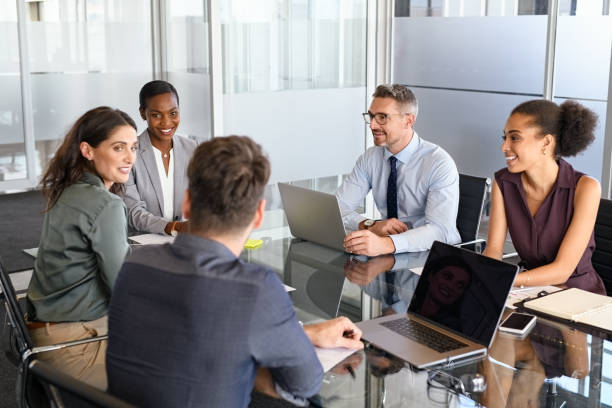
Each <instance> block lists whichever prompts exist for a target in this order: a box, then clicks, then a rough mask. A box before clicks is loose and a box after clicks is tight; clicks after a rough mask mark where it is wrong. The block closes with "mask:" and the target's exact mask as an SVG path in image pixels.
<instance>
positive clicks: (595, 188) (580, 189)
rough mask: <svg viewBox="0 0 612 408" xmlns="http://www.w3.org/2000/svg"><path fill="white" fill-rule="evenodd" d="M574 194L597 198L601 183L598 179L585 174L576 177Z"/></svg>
mask: <svg viewBox="0 0 612 408" xmlns="http://www.w3.org/2000/svg"><path fill="white" fill-rule="evenodd" d="M576 194H579V195H585V196H594V198H597V199H599V198H600V197H601V185H600V184H599V181H597V180H596V179H594V178H593V177H591V176H587V175H586V174H585V175H583V176H582V177H580V178H579V179H578V183H577V184H576Z"/></svg>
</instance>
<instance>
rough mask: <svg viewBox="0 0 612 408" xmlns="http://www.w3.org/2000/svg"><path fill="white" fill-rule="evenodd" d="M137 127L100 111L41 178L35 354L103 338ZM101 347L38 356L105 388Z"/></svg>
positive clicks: (122, 248)
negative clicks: (62, 344) (42, 349)
mask: <svg viewBox="0 0 612 408" xmlns="http://www.w3.org/2000/svg"><path fill="white" fill-rule="evenodd" d="M136 149H137V138H136V125H135V124H134V121H133V120H132V119H131V118H130V117H129V116H128V115H127V114H126V113H124V112H122V111H120V110H116V109H112V108H109V107H98V108H95V109H92V110H90V111H88V112H86V113H85V114H84V115H83V116H81V117H80V118H79V119H78V120H77V121H76V123H75V124H74V125H73V126H72V128H71V129H70V131H69V132H68V134H67V135H66V137H65V139H64V141H63V143H62V145H61V146H60V147H59V149H58V150H57V152H56V153H55V156H54V157H53V159H52V160H51V162H50V163H49V165H48V167H47V170H46V172H45V174H44V175H43V177H42V181H41V184H42V192H43V195H44V196H45V197H46V198H47V208H46V212H45V217H44V222H43V228H42V234H41V238H40V246H39V250H38V256H37V258H36V263H35V265H34V273H33V274H32V280H31V281H30V286H29V288H28V301H29V305H30V309H31V310H30V311H29V312H28V320H29V323H28V328H29V330H30V334H31V336H32V340H33V342H34V343H35V344H36V345H37V346H42V345H48V344H55V343H59V342H64V341H70V340H76V339H83V338H87V337H94V336H97V335H104V334H106V333H107V317H106V315H107V309H108V303H109V299H110V293H111V291H112V288H113V284H114V282H115V279H116V277H117V273H118V272H119V269H120V267H121V264H122V263H123V260H124V258H125V255H126V253H127V251H128V243H127V218H126V209H125V205H124V204H123V200H122V199H121V198H120V197H119V196H118V195H116V194H117V193H119V192H121V191H122V189H123V183H125V182H126V181H127V179H128V177H129V174H130V170H131V168H132V165H133V164H134V160H135V158H136V154H135V151H136ZM105 353H106V342H105V341H103V342H92V343H88V344H86V345H81V346H74V347H67V348H65V349H61V350H57V351H53V352H47V353H41V354H40V357H39V358H41V359H45V360H47V361H48V362H50V363H51V364H53V365H55V366H57V367H58V368H59V369H61V370H62V371H65V372H67V373H68V374H70V375H73V376H75V377H77V378H80V379H82V380H84V381H86V382H89V383H90V384H93V385H95V386H98V387H100V388H103V389H104V388H106V373H105V366H104V358H105Z"/></svg>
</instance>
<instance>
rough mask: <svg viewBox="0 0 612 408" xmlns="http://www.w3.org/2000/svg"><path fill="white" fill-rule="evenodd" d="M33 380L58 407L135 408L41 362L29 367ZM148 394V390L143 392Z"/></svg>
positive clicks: (31, 364)
mask: <svg viewBox="0 0 612 408" xmlns="http://www.w3.org/2000/svg"><path fill="white" fill-rule="evenodd" d="M29 372H30V373H31V375H32V377H33V379H35V380H37V381H38V382H39V383H40V384H41V385H42V386H43V388H44V389H45V392H46V393H47V397H48V398H49V400H50V401H51V402H52V403H53V404H51V406H56V407H79V408H88V407H104V408H133V407H134V405H131V404H128V403H127V402H125V401H122V400H120V399H119V398H117V397H114V396H112V395H110V394H108V393H106V392H104V391H102V390H100V389H98V388H95V387H93V386H91V385H89V384H86V383H84V382H82V381H80V380H77V379H76V378H74V377H71V376H69V375H67V374H65V373H63V372H61V371H59V370H58V369H56V368H54V367H53V366H51V365H49V364H47V363H44V362H42V361H40V360H33V361H32V362H31V363H30V366H29ZM141 391H142V392H147V390H141Z"/></svg>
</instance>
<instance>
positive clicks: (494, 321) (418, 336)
mask: <svg viewBox="0 0 612 408" xmlns="http://www.w3.org/2000/svg"><path fill="white" fill-rule="evenodd" d="M518 269H519V268H518V266H516V265H512V264H509V263H506V262H502V261H498V260H495V259H491V258H487V257H485V256H483V255H479V254H477V253H475V252H472V251H468V250H466V249H462V248H456V247H454V246H452V245H447V244H443V243H441V242H438V241H436V242H434V244H433V246H432V247H431V250H430V252H429V256H428V258H427V261H426V262H425V266H424V267H423V272H422V273H421V277H420V278H419V282H418V284H417V287H416V290H415V293H414V296H413V297H412V300H411V302H410V306H409V307H408V311H407V313H406V314H405V315H404V314H393V315H388V316H385V317H380V318H377V319H372V320H367V321H363V322H360V323H357V326H358V327H359V328H360V329H361V330H362V331H363V338H364V339H365V340H367V341H369V342H370V343H372V344H374V345H375V346H377V347H379V348H381V349H383V350H385V351H387V352H389V353H391V354H393V355H396V356H397V357H400V358H402V359H404V360H406V361H408V362H409V363H411V364H412V365H414V366H415V367H417V368H425V367H430V366H433V365H438V364H443V363H447V364H449V363H451V362H453V363H459V362H461V361H463V360H464V359H472V358H475V357H477V356H479V355H485V354H486V352H487V348H488V347H489V346H490V345H491V341H492V340H493V336H494V335H495V330H496V329H497V326H498V324H499V320H500V318H501V315H502V312H503V310H504V305H505V303H506V298H507V297H508V293H509V292H510V289H511V288H512V283H513V282H514V278H515V277H516V274H517V273H518Z"/></svg>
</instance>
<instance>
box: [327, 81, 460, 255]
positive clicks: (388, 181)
mask: <svg viewBox="0 0 612 408" xmlns="http://www.w3.org/2000/svg"><path fill="white" fill-rule="evenodd" d="M372 96H373V97H374V99H373V100H372V104H371V105H370V110H369V111H368V112H367V113H364V114H363V117H364V119H365V121H366V123H369V125H370V130H371V131H372V136H373V137H374V144H375V146H373V147H370V148H369V149H368V150H366V152H365V153H364V154H362V155H361V156H360V157H359V158H358V159H357V163H356V164H355V167H354V168H353V171H352V172H351V174H350V175H349V176H348V177H347V178H346V179H345V180H344V181H343V183H342V185H341V186H340V187H339V188H338V191H337V192H336V197H337V198H338V203H339V205H340V210H341V212H342V219H343V221H344V225H345V227H346V228H347V229H351V230H354V231H353V232H351V233H350V234H348V235H347V236H346V238H345V239H344V247H345V248H346V250H347V251H348V252H352V253H355V254H360V255H368V256H377V255H381V254H390V253H400V252H418V251H424V250H427V249H429V248H431V245H432V243H433V241H435V240H438V241H442V242H446V243H449V244H455V243H458V242H460V240H461V237H460V236H459V232H458V231H457V227H456V222H457V210H458V207H459V174H458V172H457V167H456V166H455V162H454V161H453V159H452V158H451V157H450V155H449V154H448V153H447V152H446V151H444V150H443V149H442V148H441V147H439V146H437V145H435V144H433V143H430V142H427V141H425V140H423V139H421V138H420V137H419V135H418V134H417V133H416V132H415V131H414V122H415V120H416V117H417V114H418V102H417V99H416V97H415V96H414V94H413V93H412V91H411V90H410V89H408V87H406V86H404V85H399V84H392V85H379V86H378V87H377V88H376V90H375V91H374V94H373V95H372ZM370 190H372V193H373V196H374V202H375V203H376V207H377V208H378V210H379V211H380V213H381V215H382V219H381V220H370V219H366V218H365V217H363V216H361V215H360V214H358V213H357V212H356V209H357V208H358V207H359V206H361V205H362V203H363V199H364V198H365V197H366V195H367V194H368V192H369V191H370Z"/></svg>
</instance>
